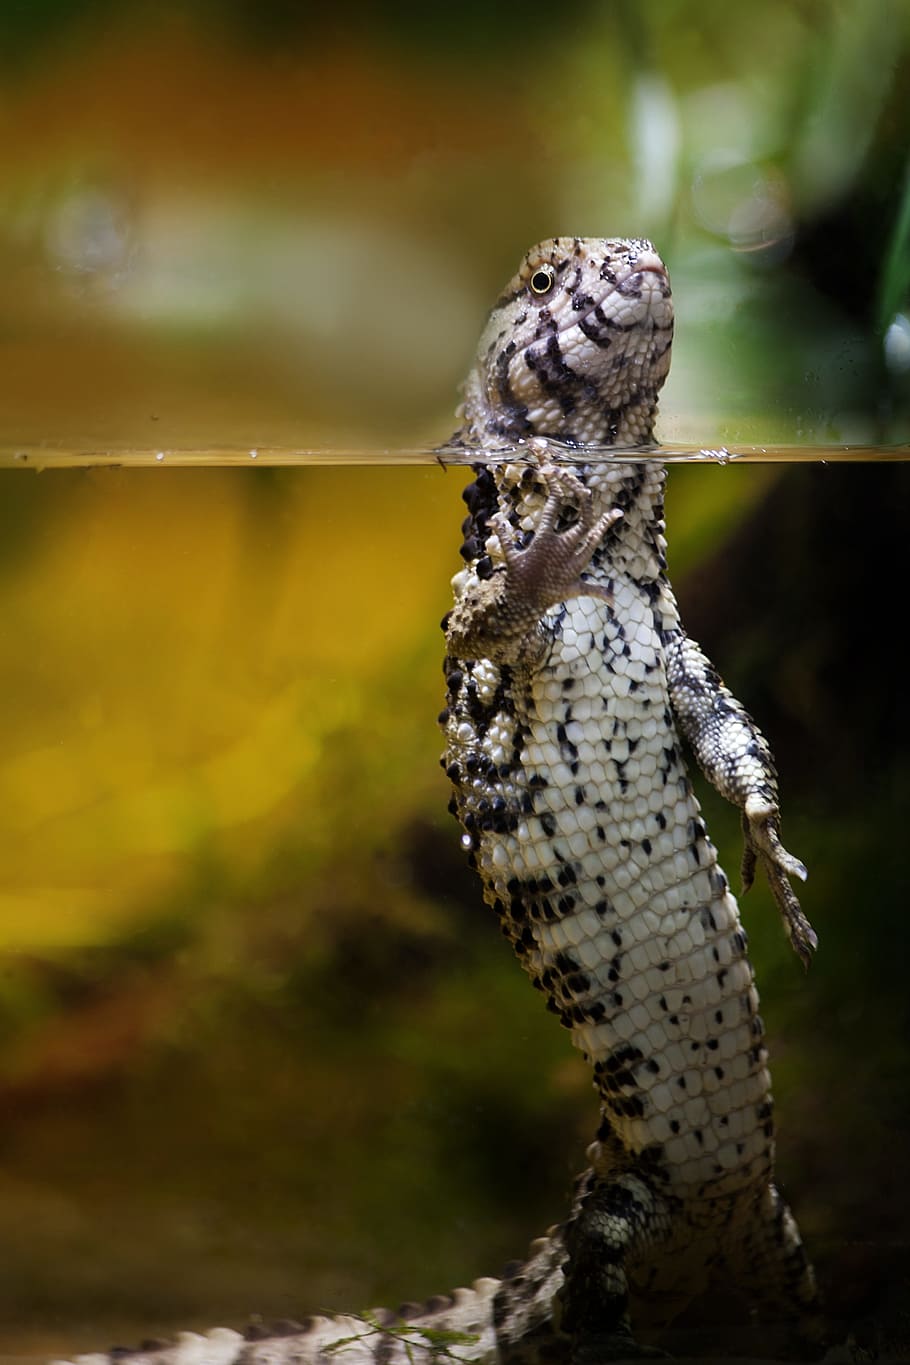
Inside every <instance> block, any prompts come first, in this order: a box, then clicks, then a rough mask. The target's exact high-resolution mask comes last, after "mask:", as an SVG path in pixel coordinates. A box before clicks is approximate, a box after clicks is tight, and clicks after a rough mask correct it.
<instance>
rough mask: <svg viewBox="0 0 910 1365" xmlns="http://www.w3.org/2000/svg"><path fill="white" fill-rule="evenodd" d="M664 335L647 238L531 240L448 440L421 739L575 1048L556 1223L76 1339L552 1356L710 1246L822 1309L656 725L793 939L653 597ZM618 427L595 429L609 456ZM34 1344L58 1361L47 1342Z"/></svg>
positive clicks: (220, 1354)
mask: <svg viewBox="0 0 910 1365" xmlns="http://www.w3.org/2000/svg"><path fill="white" fill-rule="evenodd" d="M672 332H673V312H672V299H671V293H670V285H669V279H668V275H667V271H666V269H665V267H664V265H663V263H662V261H661V260H660V258H659V256H658V255H657V253H656V251H655V250H654V248H653V246H652V245H651V244H650V243H649V242H647V241H645V240H644V239H630V240H626V239H579V238H567V237H562V238H553V239H550V240H548V241H545V242H542V243H541V244H540V245H539V246H536V247H534V248H532V249H531V250H530V251H529V252H528V253H527V255H526V256H525V258H524V260H523V262H522V265H521V268H520V270H519V272H518V274H517V275H516V276H515V278H514V279H513V280H512V281H511V283H510V284H509V285H508V286H507V288H506V290H505V291H504V293H503V295H502V296H501V298H500V299H499V301H498V303H497V304H496V305H495V307H494V309H493V311H492V313H491V315H490V318H489V321H488V323H487V326H486V328H485V330H484V333H483V335H482V337H481V341H480V345H479V348H478V355H477V361H476V364H475V366H474V368H473V369H472V371H471V373H470V375H469V376H468V379H467V381H466V383H465V390H464V394H465V397H464V404H463V407H462V412H461V416H462V425H461V427H460V429H459V431H458V433H457V434H456V436H455V437H454V438H453V441H452V442H451V443H450V447H449V448H451V446H452V445H454V446H458V447H460V449H461V451H462V453H463V455H464V456H465V458H469V459H470V460H473V461H475V462H476V463H475V474H476V477H475V479H474V481H473V482H472V483H471V484H470V485H469V487H468V488H467V489H466V490H465V493H464V495H463V496H464V498H465V501H466V503H467V506H468V516H467V519H466V521H465V523H464V527H463V534H464V544H463V546H462V555H463V558H464V561H465V567H464V568H463V569H462V570H461V571H460V573H458V574H457V575H456V577H455V579H454V580H453V583H454V589H455V605H454V607H453V609H452V611H451V612H450V613H449V615H448V616H447V618H446V620H445V622H444V627H445V629H446V638H447V658H446V665H445V668H446V679H447V706H446V709H445V711H444V712H443V714H442V716H441V717H440V720H441V723H442V725H443V728H444V731H445V735H446V742H447V747H446V755H445V757H444V759H443V763H444V766H445V768H446V771H447V773H448V776H449V778H450V780H451V781H452V783H453V788H454V796H453V800H452V809H453V811H454V813H455V814H456V815H457V816H458V818H459V819H460V821H461V824H462V827H463V831H464V832H463V843H464V846H465V848H466V850H467V852H468V857H469V860H470V861H471V862H472V863H473V864H474V865H475V866H476V868H477V869H478V871H479V873H480V875H481V878H482V882H483V888H484V895H485V897H486V899H487V900H488V901H489V902H490V903H491V904H492V906H493V908H494V910H495V911H496V912H497V914H498V915H499V917H500V920H501V924H502V928H503V930H504V932H505V933H506V935H507V937H508V938H509V939H510V940H511V942H512V945H513V947H514V949H515V951H516V953H517V954H518V956H519V958H520V960H521V962H522V964H523V966H524V967H525V969H526V970H527V971H528V972H529V974H530V976H531V979H532V981H533V983H534V985H535V986H537V987H539V988H540V989H541V990H542V991H543V992H544V993H545V994H546V996H547V1003H548V1005H549V1007H550V1008H551V1009H552V1010H554V1012H555V1013H556V1014H557V1015H558V1016H559V1018H560V1020H561V1022H562V1023H563V1024H565V1025H566V1027H567V1028H569V1029H570V1030H571V1032H572V1040H573V1042H574V1043H575V1044H576V1045H577V1046H578V1047H580V1048H581V1050H582V1052H583V1054H584V1055H585V1056H586V1057H587V1058H588V1060H589V1061H590V1062H591V1065H592V1067H593V1071H594V1077H595V1084H596V1087H597V1090H598V1092H599V1097H600V1103H601V1111H602V1122H601V1126H600V1129H599V1131H598V1134H597V1138H596V1140H595V1142H594V1143H593V1144H592V1145H591V1147H590V1148H589V1151H588V1156H589V1159H590V1162H591V1165H590V1168H589V1170H588V1171H586V1172H585V1173H584V1174H583V1175H582V1176H581V1177H580V1179H579V1181H578V1182H577V1186H576V1191H575V1195H574V1199H573V1202H572V1206H571V1209H570V1212H569V1215H568V1218H567V1220H566V1222H565V1223H564V1224H562V1225H560V1226H558V1227H555V1228H552V1229H550V1231H549V1233H548V1234H547V1236H546V1237H544V1238H541V1239H539V1240H538V1241H537V1242H535V1243H533V1244H532V1246H531V1251H530V1255H529V1257H528V1258H527V1259H526V1260H525V1261H523V1262H519V1263H515V1264H514V1265H513V1266H511V1267H510V1268H509V1270H508V1273H507V1274H506V1275H504V1277H503V1278H502V1279H501V1280H495V1279H481V1280H477V1281H475V1282H474V1284H473V1286H472V1287H471V1288H465V1289H459V1290H456V1291H455V1292H454V1294H452V1295H447V1296H440V1297H437V1298H434V1299H431V1300H429V1301H428V1302H427V1303H425V1304H422V1305H418V1304H406V1305H403V1306H402V1307H401V1308H400V1309H399V1310H398V1311H397V1312H396V1313H389V1312H387V1311H386V1310H383V1309H376V1310H373V1311H372V1312H371V1313H368V1314H366V1315H363V1316H358V1315H353V1314H348V1315H342V1316H339V1317H317V1318H312V1319H309V1320H307V1321H306V1322H303V1323H300V1322H286V1323H282V1324H276V1325H275V1326H274V1327H266V1326H261V1325H258V1324H254V1325H253V1327H251V1328H250V1329H249V1330H248V1331H247V1332H246V1333H239V1332H236V1331H234V1330H232V1329H229V1328H215V1329H213V1330H212V1331H211V1332H208V1333H205V1334H197V1333H191V1332H187V1333H183V1334H181V1335H180V1336H179V1337H178V1338H177V1339H176V1340H175V1341H173V1342H169V1343H168V1342H157V1341H149V1342H146V1343H144V1344H143V1345H142V1346H141V1347H139V1348H137V1349H136V1350H134V1351H130V1350H125V1349H123V1348H115V1349H114V1350H113V1351H110V1352H98V1353H93V1354H88V1355H82V1356H79V1357H77V1362H78V1365H325V1363H326V1362H327V1361H329V1360H331V1359H332V1358H333V1357H334V1356H336V1355H337V1356H338V1357H339V1358H340V1359H341V1360H343V1361H344V1363H345V1365H433V1362H436V1361H437V1360H439V1359H440V1358H448V1359H452V1360H458V1361H466V1362H484V1363H485V1365H493V1362H497V1363H498V1365H536V1363H537V1362H540V1361H545V1360H554V1359H556V1360H564V1359H569V1360H570V1362H571V1365H597V1362H599V1361H601V1360H609V1359H616V1358H631V1357H634V1356H636V1355H645V1354H650V1353H651V1348H649V1347H646V1346H642V1345H641V1344H639V1343H638V1342H637V1341H636V1340H635V1338H634V1337H633V1335H632V1330H631V1320H630V1314H629V1297H630V1291H632V1290H635V1291H637V1294H638V1296H639V1297H640V1298H642V1299H644V1300H647V1301H648V1303H649V1305H650V1307H651V1310H652V1316H653V1317H655V1318H656V1320H658V1321H660V1320H662V1319H665V1320H670V1319H671V1318H672V1317H673V1315H674V1313H675V1312H677V1311H678V1310H679V1308H680V1307H681V1306H682V1305H683V1304H684V1303H685V1302H686V1301H687V1300H688V1299H690V1298H691V1297H692V1296H693V1295H695V1294H697V1293H698V1292H699V1291H700V1290H702V1289H704V1288H705V1287H706V1286H707V1284H708V1280H709V1277H710V1275H711V1274H712V1272H713V1271H714V1270H715V1269H716V1268H717V1267H718V1266H719V1265H720V1264H721V1263H726V1265H727V1267H728V1269H729V1270H731V1271H732V1273H733V1276H734V1279H737V1280H738V1281H739V1283H740V1285H741V1286H742V1287H743V1288H744V1289H745V1290H746V1292H747V1297H750V1298H751V1300H752V1301H753V1302H755V1303H756V1304H759V1305H761V1304H764V1305H765V1306H767V1307H769V1308H770V1309H772V1310H774V1311H776V1312H778V1313H781V1314H782V1315H783V1316H785V1317H787V1318H793V1319H794V1320H796V1321H797V1322H798V1323H799V1325H800V1326H801V1328H802V1330H803V1332H804V1334H805V1336H806V1337H807V1338H808V1339H810V1340H811V1339H812V1338H813V1337H815V1336H817V1335H818V1321H819V1317H820V1308H819V1301H818V1295H817V1291H816V1288H815V1283H814V1277H813V1274H812V1270H811V1267H810V1266H809V1263H808V1260H807V1258H806V1255H805V1253H804V1251H803V1247H802V1243H801V1241H800V1237H799V1233H798V1230H797V1227H796V1224H795V1222H794V1220H793V1218H792V1215H791V1214H790V1212H789V1210H788V1209H787V1207H786V1205H785V1204H784V1202H783V1201H782V1199H781V1198H780V1196H779V1194H778V1193H777V1191H776V1189H775V1187H774V1185H773V1180H772V1176H773V1171H772V1167H773V1152H774V1142H773V1117H772V1101H771V1093H770V1082H769V1076H768V1070H767V1054H766V1050H765V1047H764V1043H763V1027H762V1021H761V1018H760V1016H759V1014H758V999H757V994H756V991H755V986H754V982H753V973H752V969H751V966H750V964H749V961H748V957H747V951H746V936H745V931H744V930H743V928H742V925H741V923H740V920H739V915H738V909H737V905H736V902H735V900H734V898H733V896H732V894H731V893H730V891H729V887H728V884H727V880H726V878H725V876H724V874H723V872H722V871H721V869H720V868H719V866H718V865H717V859H716V853H715V851H714V849H713V847H712V845H711V844H710V842H709V840H708V838H707V835H706V832H705V828H704V825H703V823H702V821H701V818H700V815H699V808H698V804H697V801H696V799H695V796H694V793H693V791H692V787H691V784H690V781H689V778H688V775H687V772H686V768H685V764H684V760H683V755H682V744H681V741H683V740H685V741H687V742H688V743H689V745H690V746H691V748H692V750H693V752H694V753H695V756H696V758H697V760H698V762H699V763H700V765H701V767H702V768H703V770H704V771H705V773H706V775H707V776H708V778H709V780H711V781H712V782H713V783H714V785H715V786H717V787H718V789H719V790H720V791H721V792H722V793H723V794H724V795H725V796H727V797H728V798H730V799H731V800H732V801H734V803H736V804H737V805H738V806H739V807H740V808H741V810H742V818H743V829H744V836H745V852H744V856H743V881H744V885H745V886H746V887H748V885H749V883H750V882H751V881H752V879H753V876H754V873H755V870H756V867H757V866H758V864H759V863H760V864H761V865H762V866H763V868H764V870H765V872H766V873H767V875H768V878H769V881H770V884H771V888H772V891H773V893H774V896H775V899H776V901H777V904H778V906H779V908H780V911H781V914H782V916H783V921H784V925H785V928H786V930H787V933H788V934H789V936H790V939H791V941H792V943H793V946H794V948H795V949H796V951H797V953H798V955H799V956H800V958H801V959H802V960H803V961H804V962H808V960H809V957H810V956H811V953H812V951H813V950H814V948H815V946H816V939H815V935H814V933H813V931H812V929H811V927H810V926H809V924H808V921H807V920H806V919H805V916H804V915H803V913H802V910H801V908H800V906H799V902H798V900H797V898H796V896H795V895H794V893H793V891H792V889H791V885H790V881H789V878H790V877H791V876H794V875H795V876H799V877H802V876H804V874H805V870H804V868H803V867H802V864H801V863H799V861H798V860H797V859H795V858H793V857H792V856H791V855H790V854H788V853H787V852H786V851H785V850H784V848H783V845H782V843H781V839H780V816H779V809H778V799H777V781H776V774H775V770H774V765H773V761H772V758H771V754H770V751H769V749H768V746H767V744H766V742H765V740H764V738H763V737H762V735H761V733H760V732H759V730H758V729H757V727H756V726H755V724H754V722H753V721H752V720H751V719H750V717H749V716H748V715H747V713H746V712H745V711H744V709H743V708H742V706H741V705H740V704H739V703H738V702H737V701H736V700H735V699H734V698H733V697H732V695H731V694H730V693H729V691H728V690H727V689H726V688H725V687H724V685H723V684H722V682H721V681H720V678H719V676H718V674H717V672H716V671H715V670H714V668H713V666H712V665H711V664H710V663H709V661H708V660H707V659H706V657H705V655H704V654H703V653H702V651H701V650H700V649H699V647H698V646H697V645H696V644H695V643H694V642H693V641H691V640H689V639H688V638H687V637H686V635H685V633H684V632H683V630H682V627H681V626H680V623H679V616H678V611H677V607H676V602H675V599H674V596H673V592H672V589H671V587H670V584H669V580H668V578H667V574H666V545H665V539H664V524H663V488H664V469H663V467H662V466H661V465H660V463H659V462H658V461H654V460H641V461H638V462H636V460H635V458H634V453H633V454H631V455H630V453H629V452H630V450H634V448H641V449H642V451H644V450H646V449H649V448H650V445H651V442H652V441H653V434H654V418H655V414H656V407H657V394H658V391H659V389H660V387H661V385H662V383H663V380H664V379H665V377H666V374H667V371H668V368H669V358H670V344H671V340H672ZM604 447H609V448H612V447H616V448H617V449H618V450H619V451H621V452H622V454H621V455H618V456H612V457H611V458H609V459H605V458H604V455H605V454H607V455H609V453H610V452H609V450H607V451H605V450H604V449H603V448H604ZM54 1365H65V1363H64V1362H55V1363H54Z"/></svg>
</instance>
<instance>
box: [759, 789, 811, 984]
mask: <svg viewBox="0 0 910 1365" xmlns="http://www.w3.org/2000/svg"><path fill="white" fill-rule="evenodd" d="M742 826H743V839H744V841H745V846H744V848H743V861H742V879H743V891H744V892H745V891H748V890H749V887H750V886H751V885H752V882H753V881H754V879H755V867H756V863H757V862H758V861H759V860H761V864H762V867H763V869H764V872H765V876H766V877H767V878H768V885H769V886H770V888H771V894H772V895H773V897H774V900H775V903H776V904H777V908H778V910H779V911H780V914H781V919H782V920H783V922H784V928H785V930H786V931H787V937H788V938H789V940H790V943H791V944H792V946H793V950H794V952H795V953H796V954H797V956H798V957H799V959H800V961H801V962H802V964H803V966H804V967H808V966H809V963H810V962H811V960H812V954H813V952H814V951H815V949H816V948H817V947H818V938H817V936H816V933H815V930H814V929H813V928H812V925H811V924H810V923H809V921H808V920H807V919H806V916H805V915H804V914H803V910H802V906H801V905H800V903H799V901H798V900H797V897H796V895H795V893H794V891H793V887H792V886H791V885H790V878H791V877H798V878H799V879H800V881H803V882H804V881H805V880H806V877H807V875H808V873H807V872H806V868H805V865H804V864H803V863H801V862H800V860H799V859H798V858H794V857H793V854H792V853H788V852H787V850H786V849H785V848H784V846H783V844H782V843H781V841H780V815H779V813H778V811H777V808H776V807H775V806H773V805H770V804H769V803H768V802H767V801H764V800H762V798H760V797H757V796H750V797H749V799H748V801H747V802H746V806H745V810H744V811H743V816H742Z"/></svg>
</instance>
